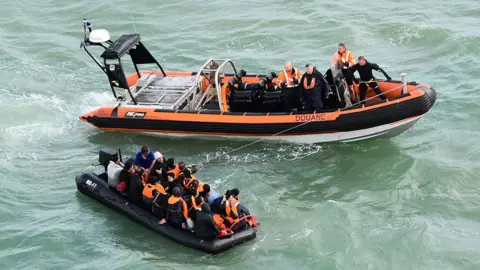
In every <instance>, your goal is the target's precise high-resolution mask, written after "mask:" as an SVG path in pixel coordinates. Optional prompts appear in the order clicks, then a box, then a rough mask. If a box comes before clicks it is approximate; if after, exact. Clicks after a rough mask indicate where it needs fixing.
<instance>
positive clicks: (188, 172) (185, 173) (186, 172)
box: [183, 168, 192, 178]
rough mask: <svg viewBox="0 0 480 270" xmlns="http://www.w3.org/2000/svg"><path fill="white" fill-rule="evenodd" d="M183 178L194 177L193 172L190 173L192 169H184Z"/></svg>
mask: <svg viewBox="0 0 480 270" xmlns="http://www.w3.org/2000/svg"><path fill="white" fill-rule="evenodd" d="M183 176H185V177H186V178H190V177H192V172H191V171H190V169H188V168H185V169H183Z"/></svg>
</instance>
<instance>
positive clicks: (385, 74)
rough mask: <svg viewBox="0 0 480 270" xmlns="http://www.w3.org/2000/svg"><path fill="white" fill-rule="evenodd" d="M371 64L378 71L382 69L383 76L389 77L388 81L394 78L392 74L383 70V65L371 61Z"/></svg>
mask: <svg viewBox="0 0 480 270" xmlns="http://www.w3.org/2000/svg"><path fill="white" fill-rule="evenodd" d="M370 66H371V67H372V69H373V70H376V71H380V72H382V73H383V76H385V78H387V81H390V80H392V78H391V77H390V76H388V74H387V72H385V70H383V69H382V68H381V67H379V66H378V65H377V64H375V63H370Z"/></svg>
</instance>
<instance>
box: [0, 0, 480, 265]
mask: <svg viewBox="0 0 480 270" xmlns="http://www.w3.org/2000/svg"><path fill="white" fill-rule="evenodd" d="M0 15H1V16H0V24H1V25H2V27H1V28H0V68H1V72H0V80H1V81H2V83H1V84H0V112H1V115H2V121H0V131H1V133H0V135H1V140H0V161H1V162H0V180H1V182H0V184H1V187H2V188H1V189H0V239H1V240H0V268H2V269H154V268H155V269H158V268H160V269H223V268H227V267H228V268H231V269H478V268H479V264H480V259H479V258H480V254H479V252H478V247H479V242H480V235H479V234H480V214H479V203H480V196H479V193H480V189H479V187H478V174H479V171H480V165H479V164H480V162H479V161H480V160H479V158H478V154H477V153H478V151H479V148H480V147H479V144H478V139H477V138H478V137H479V136H480V125H479V124H480V121H479V117H478V115H479V112H480V108H479V105H478V85H479V84H480V79H479V74H480V68H479V65H478V63H477V61H476V59H477V58H478V54H479V53H480V51H479V49H478V48H479V45H480V30H478V29H479V28H478V25H479V23H480V20H479V18H480V4H479V3H477V2H476V1H466V0H460V1H457V2H456V3H453V2H445V1H425V0H420V1H416V2H411V3H407V2H402V1H378V0H375V1H368V2H364V3H360V2H358V1H353V0H347V1H343V2H335V3H334V2H321V1H316V2H315V3H314V2H312V1H244V2H242V1H240V2H239V1H236V2H232V1H226V0H219V1H210V2H204V1H176V2H168V1H153V0H150V1H142V2H135V3H134V2H132V1H115V2H112V1H104V0H97V1H71V0H62V1H58V0H57V1H38V0H29V1H20V0H17V1H5V3H2V8H1V9H0ZM83 18H90V19H92V20H93V22H94V27H98V28H106V29H108V30H109V31H110V34H111V35H112V37H118V36H120V35H121V34H123V33H131V32H133V31H134V26H133V24H132V21H133V22H134V24H135V28H136V31H137V32H139V33H140V34H141V35H142V40H143V41H144V42H145V43H146V45H147V47H148V48H150V49H151V51H152V52H153V54H154V55H155V56H156V57H157V59H158V60H159V61H160V62H161V63H163V66H164V67H165V68H166V69H169V70H192V71H196V70H197V69H198V68H199V67H200V65H201V64H202V63H203V62H204V61H206V60H207V59H208V58H215V57H217V58H224V57H229V58H234V59H236V63H237V65H238V66H239V67H242V68H245V69H246V70H247V72H266V71H270V70H275V71H277V72H278V71H280V70H281V68H282V67H283V63H284V62H285V61H286V60H293V61H294V64H295V65H297V66H300V67H303V66H304V64H305V63H306V62H310V61H311V62H313V63H314V64H315V65H317V67H319V69H320V70H324V69H326V67H327V65H328V59H329V57H330V55H331V54H332V53H333V52H334V51H335V49H336V45H337V43H338V42H345V43H346V44H348V45H349V48H350V49H351V50H352V51H353V52H354V54H355V55H356V56H359V55H364V56H366V57H367V58H368V59H369V60H370V61H373V62H376V63H378V64H380V65H381V66H382V67H383V68H384V69H385V70H386V71H387V72H388V73H389V74H390V75H391V76H392V77H393V78H397V79H398V78H399V74H400V73H401V72H407V73H408V77H409V79H410V80H415V81H422V82H426V83H429V84H431V85H433V86H434V87H435V88H436V89H437V91H438V100H437V103H436V104H435V106H434V108H433V109H432V111H431V112H430V113H428V114H427V115H426V116H425V117H424V118H422V120H420V121H419V122H418V123H417V125H416V126H415V127H414V128H413V129H412V130H410V131H408V132H407V133H404V134H402V135H401V136H399V137H397V138H395V139H392V140H387V141H366V142H359V143H351V144H324V145H313V146H312V145H289V144H269V143H259V144H256V145H254V146H251V147H247V148H244V149H242V150H240V151H237V152H233V153H231V154H228V155H223V156H222V157H220V158H218V159H216V160H214V161H212V162H210V163H208V166H207V167H206V168H205V169H204V170H202V171H201V172H199V174H198V176H199V177H200V178H201V179H202V180H206V181H208V182H210V183H211V184H212V185H213V186H214V187H215V188H216V189H217V190H220V191H222V192H223V191H224V190H225V189H227V188H232V187H237V188H239V189H240V190H241V199H242V200H243V201H245V202H246V203H247V204H248V205H249V207H250V209H251V210H252V211H253V212H254V213H256V214H257V215H258V218H259V220H260V222H261V223H262V225H261V227H260V229H259V232H258V237H257V239H256V240H254V241H251V242H249V243H246V244H244V245H242V246H239V247H238V248H235V249H233V250H231V251H228V252H226V253H223V254H220V255H218V256H210V255H205V254H203V253H200V252H197V251H194V250H191V249H188V248H185V247H183V246H180V245H178V244H175V243H172V242H171V241H169V240H166V239H165V238H163V237H161V236H158V235H156V234H155V233H153V232H151V231H149V230H147V229H144V228H143V227H141V226H139V225H137V224H135V223H133V222H131V221H130V220H128V219H127V218H126V217H124V216H121V215H120V214H117V213H115V212H113V211H111V210H110V209H107V208H105V207H104V206H102V205H100V204H98V203H97V202H94V201H92V200H90V199H88V198H86V197H85V196H83V195H81V194H79V193H78V192H77V191H76V187H75V184H74V176H75V175H76V174H79V173H81V172H84V171H90V170H98V169H96V168H94V167H92V166H90V165H91V164H92V163H95V160H96V158H97V156H96V155H97V152H98V150H99V149H100V148H102V147H119V148H122V149H123V151H124V153H127V152H129V153H133V152H134V151H137V150H138V148H139V147H140V145H142V144H144V143H146V144H148V145H149V146H151V147H152V148H154V149H159V150H161V151H162V152H163V153H164V154H165V155H169V156H175V157H177V160H178V159H181V160H185V161H187V162H202V161H204V160H206V159H209V158H212V157H214V156H218V155H222V154H223V153H227V152H229V151H230V150H232V149H235V148H237V147H240V146H242V145H243V143H242V142H238V141H197V140H194V139H184V138H176V139H165V138H157V137H152V136H146V135H133V134H124V133H123V134H122V133H118V134H114V133H102V132H99V131H98V130H96V129H94V128H92V127H90V126H88V125H86V124H84V123H82V122H80V121H79V120H78V116H79V115H80V114H82V113H85V112H87V111H89V110H91V109H93V108H96V107H98V106H101V105H102V104H105V103H108V102H111V101H112V97H111V93H110V90H109V88H108V84H107V80H106V77H105V75H104V74H103V73H101V72H100V70H99V69H98V67H96V66H95V64H94V63H93V62H92V61H91V60H90V59H89V58H88V57H87V55H86V54H85V53H84V52H83V51H81V50H80V49H79V44H80V41H81V39H82V38H83V33H82V24H81V20H82V19H83ZM379 77H381V75H379Z"/></svg>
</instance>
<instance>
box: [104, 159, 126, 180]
mask: <svg viewBox="0 0 480 270" xmlns="http://www.w3.org/2000/svg"><path fill="white" fill-rule="evenodd" d="M123 166H124V165H123V164H122V162H121V161H120V157H119V156H118V155H115V156H114V158H113V160H110V161H109V163H108V166H107V176H108V185H109V186H110V187H111V188H116V187H117V185H118V184H120V173H121V172H122V170H123Z"/></svg>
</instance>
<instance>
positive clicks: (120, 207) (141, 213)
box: [75, 173, 256, 254]
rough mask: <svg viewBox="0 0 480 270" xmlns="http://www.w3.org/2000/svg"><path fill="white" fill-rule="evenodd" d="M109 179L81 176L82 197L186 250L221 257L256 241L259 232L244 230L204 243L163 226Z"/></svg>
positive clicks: (190, 234) (78, 181)
mask: <svg viewBox="0 0 480 270" xmlns="http://www.w3.org/2000/svg"><path fill="white" fill-rule="evenodd" d="M106 178H107V176H106V174H105V173H103V174H100V175H96V174H94V173H84V174H81V175H78V176H77V177H76V178H75V181H76V184H77V189H78V191H80V192H81V193H83V194H85V195H87V196H88V197H90V198H92V199H94V200H96V201H99V202H100V203H102V204H105V205H106V206H108V207H110V208H112V209H114V210H116V211H118V212H120V213H122V214H124V215H126V216H128V217H129V218H131V219H132V220H134V221H136V222H138V223H140V224H143V225H144V226H146V227H148V228H150V229H152V230H154V231H155V232H157V233H159V234H161V235H164V236H166V237H168V238H170V239H172V240H174V241H176V242H178V243H180V244H183V245H185V246H188V247H191V248H194V249H197V250H200V251H204V252H207V253H210V254H217V253H220V252H223V251H226V250H228V249H230V248H232V247H234V246H235V245H238V244H240V243H242V242H245V241H248V240H251V239H253V238H255V237H256V231H255V229H254V228H252V227H247V228H246V229H244V230H241V231H238V232H235V233H234V234H233V235H232V236H231V237H230V238H224V239H214V240H202V239H200V238H198V237H196V236H195V235H194V234H193V233H192V232H190V231H188V230H183V229H178V228H175V227H172V226H170V225H168V224H162V225H161V224H159V221H160V219H159V218H158V217H156V216H154V215H153V214H152V213H151V212H149V211H147V210H145V209H143V208H141V207H139V206H137V205H135V204H133V203H130V202H128V201H127V199H126V197H125V196H124V195H122V194H120V193H119V192H118V191H116V190H113V189H111V188H110V187H109V186H108V183H107V182H106Z"/></svg>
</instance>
